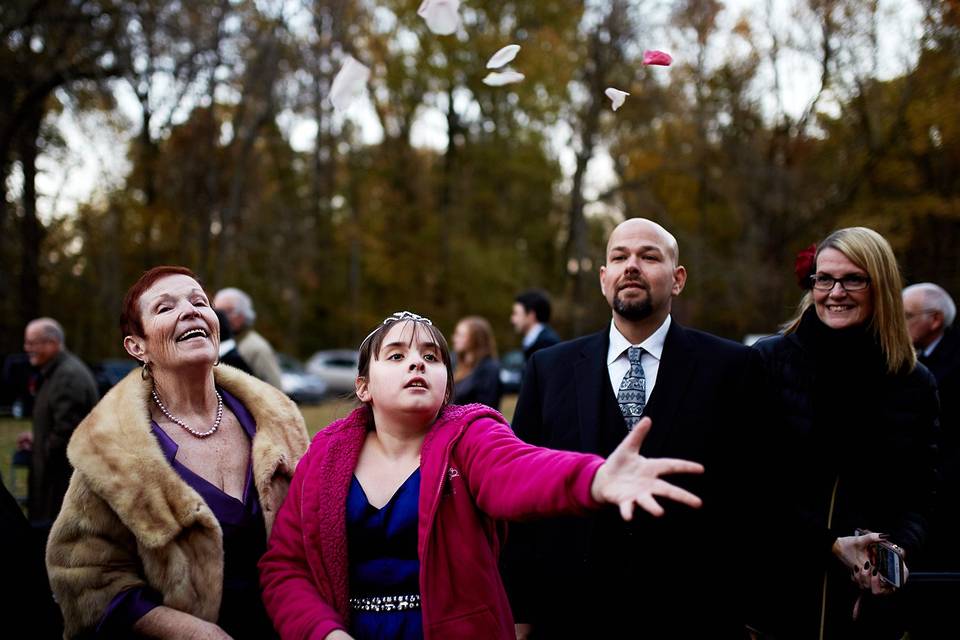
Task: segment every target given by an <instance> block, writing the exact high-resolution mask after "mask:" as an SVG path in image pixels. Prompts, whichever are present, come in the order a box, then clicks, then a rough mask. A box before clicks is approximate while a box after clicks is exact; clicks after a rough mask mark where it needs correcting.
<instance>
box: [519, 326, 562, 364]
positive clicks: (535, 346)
mask: <svg viewBox="0 0 960 640" xmlns="http://www.w3.org/2000/svg"><path fill="white" fill-rule="evenodd" d="M559 342H560V336H558V335H557V332H556V331H554V330H553V329H551V328H550V325H548V324H545V325H543V329H541V330H540V333H539V334H537V339H536V340H534V341H533V342H532V343H531V344H530V346H529V347H526V348H525V349H524V350H523V359H524V361H529V360H530V356H532V355H533V354H535V353H536V352H537V351H540V350H541V349H546V348H547V347H552V346H553V345H555V344H558V343H559Z"/></svg>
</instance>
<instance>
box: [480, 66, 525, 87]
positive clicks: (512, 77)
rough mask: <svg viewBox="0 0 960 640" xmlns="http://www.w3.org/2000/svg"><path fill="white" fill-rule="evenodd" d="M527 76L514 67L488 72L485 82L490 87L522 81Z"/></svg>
mask: <svg viewBox="0 0 960 640" xmlns="http://www.w3.org/2000/svg"><path fill="white" fill-rule="evenodd" d="M525 77H526V76H524V75H523V74H522V73H518V72H516V71H514V70H513V69H507V70H506V71H491V72H490V73H488V74H487V77H486V78H484V79H483V84H485V85H487V86H490V87H502V86H503V85H505V84H513V83H514V82H520V81H521V80H523V79H524V78H525Z"/></svg>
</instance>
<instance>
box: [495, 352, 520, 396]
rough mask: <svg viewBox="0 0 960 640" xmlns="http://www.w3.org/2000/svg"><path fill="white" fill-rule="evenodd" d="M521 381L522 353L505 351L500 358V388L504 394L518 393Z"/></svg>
mask: <svg viewBox="0 0 960 640" xmlns="http://www.w3.org/2000/svg"><path fill="white" fill-rule="evenodd" d="M522 379H523V351H519V350H513V351H507V352H506V353H505V354H503V356H501V357H500V386H501V387H502V388H503V392H504V393H519V392H520V381H521V380H522Z"/></svg>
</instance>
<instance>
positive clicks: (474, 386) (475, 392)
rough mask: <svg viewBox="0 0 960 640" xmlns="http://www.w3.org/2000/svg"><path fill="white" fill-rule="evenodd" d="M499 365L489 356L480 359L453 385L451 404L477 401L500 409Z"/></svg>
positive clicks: (501, 393)
mask: <svg viewBox="0 0 960 640" xmlns="http://www.w3.org/2000/svg"><path fill="white" fill-rule="evenodd" d="M502 395H503V389H502V388H501V387H500V366H499V365H498V364H497V361H496V360H494V359H493V358H491V357H489V356H488V357H486V358H484V359H483V360H481V361H480V362H479V363H478V364H477V366H476V367H475V368H474V369H473V371H471V372H470V373H469V374H467V376H466V377H464V378H463V379H462V380H459V381H457V382H456V383H455V384H454V387H453V404H472V403H475V402H479V403H480V404H485V405H487V406H488V407H493V408H494V409H497V410H499V409H500V397H501V396H502Z"/></svg>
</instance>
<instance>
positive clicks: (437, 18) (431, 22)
mask: <svg viewBox="0 0 960 640" xmlns="http://www.w3.org/2000/svg"><path fill="white" fill-rule="evenodd" d="M417 15H419V16H420V17H421V18H423V19H424V20H425V21H426V22H427V28H428V29H430V31H432V32H433V33H435V34H437V35H438V36H448V35H450V34H451V33H453V32H454V31H456V30H457V27H458V26H460V0H423V2H421V3H420V8H419V9H417Z"/></svg>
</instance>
